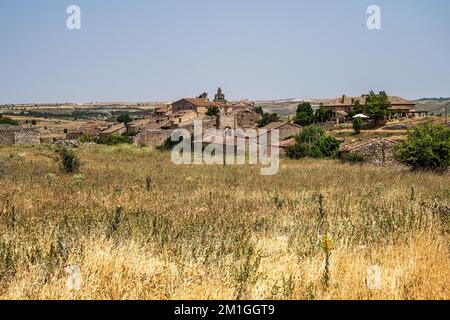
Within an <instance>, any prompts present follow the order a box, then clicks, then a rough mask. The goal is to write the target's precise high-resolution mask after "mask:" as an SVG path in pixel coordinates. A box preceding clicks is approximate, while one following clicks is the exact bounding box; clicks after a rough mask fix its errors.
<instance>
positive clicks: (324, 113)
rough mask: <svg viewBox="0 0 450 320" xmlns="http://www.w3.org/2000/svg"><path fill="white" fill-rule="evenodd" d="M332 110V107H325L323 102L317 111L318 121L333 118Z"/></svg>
mask: <svg viewBox="0 0 450 320" xmlns="http://www.w3.org/2000/svg"><path fill="white" fill-rule="evenodd" d="M332 114H333V113H332V112H331V110H330V109H328V108H325V107H324V106H323V104H321V105H320V108H319V109H318V110H317V111H316V112H315V114H314V116H315V119H316V121H318V122H325V121H330V120H331V118H332Z"/></svg>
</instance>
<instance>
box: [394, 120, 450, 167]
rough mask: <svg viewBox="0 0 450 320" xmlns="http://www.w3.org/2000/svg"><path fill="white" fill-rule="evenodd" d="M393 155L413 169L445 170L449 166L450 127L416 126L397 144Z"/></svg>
mask: <svg viewBox="0 0 450 320" xmlns="http://www.w3.org/2000/svg"><path fill="white" fill-rule="evenodd" d="M395 157H396V159H397V160H398V161H400V162H401V163H404V164H406V165H408V166H410V167H411V168H412V169H413V170H430V171H440V172H444V171H446V170H447V169H448V167H449V166H450V128H447V127H444V126H437V125H431V124H425V125H420V126H417V127H416V128H415V129H414V130H413V131H411V132H410V133H409V135H408V138H407V139H406V140H405V141H403V142H401V143H399V144H398V145H397V147H396V149H395Z"/></svg>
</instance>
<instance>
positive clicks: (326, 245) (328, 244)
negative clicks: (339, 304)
mask: <svg viewBox="0 0 450 320" xmlns="http://www.w3.org/2000/svg"><path fill="white" fill-rule="evenodd" d="M322 249H323V251H324V252H325V270H324V273H323V279H322V281H323V284H324V287H325V289H327V288H328V285H329V281H330V258H331V251H333V242H332V241H331V239H330V238H329V237H328V235H325V236H323V238H322Z"/></svg>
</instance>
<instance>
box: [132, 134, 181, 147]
mask: <svg viewBox="0 0 450 320" xmlns="http://www.w3.org/2000/svg"><path fill="white" fill-rule="evenodd" d="M172 132H173V130H147V131H144V132H141V133H139V134H138V135H137V136H135V137H134V138H133V143H134V144H135V145H139V146H144V147H150V148H155V147H157V146H159V145H161V144H163V143H164V141H165V140H166V139H167V138H170V137H171V136H172Z"/></svg>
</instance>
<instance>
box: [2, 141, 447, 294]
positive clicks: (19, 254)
mask: <svg viewBox="0 0 450 320" xmlns="http://www.w3.org/2000/svg"><path fill="white" fill-rule="evenodd" d="M45 152H46V151H45V148H44V147H43V146H40V147H0V299H449V298H450V272H449V271H450V267H449V266H450V256H449V249H450V241H449V240H450V238H449V232H450V217H449V216H450V203H449V200H450V177H449V175H448V174H447V175H443V176H440V175H434V174H431V173H410V172H408V171H405V170H404V169H398V168H378V167H373V166H370V165H349V164H342V163H340V162H339V161H331V160H320V161H319V160H302V161H288V160H282V162H281V168H280V172H279V174H278V175H277V176H273V177H264V176H261V175H260V174H259V168H258V167H253V166H226V167H225V166H175V165H173V164H171V162H170V154H168V153H158V152H150V151H148V150H146V149H143V148H137V147H132V146H115V147H109V146H88V147H83V148H82V149H80V150H77V154H78V155H79V157H80V158H81V161H82V166H81V170H80V173H78V174H74V175H66V174H63V173H61V171H60V170H59V168H58V166H57V165H56V164H55V163H53V162H52V160H50V159H49V158H47V157H45V156H43V155H42V154H43V153H45ZM147 177H151V180H152V181H151V190H148V188H147V183H146V179H147ZM327 261H328V263H327ZM66 266H79V267H80V270H81V287H80V290H78V291H76V290H69V288H68V287H67V285H66V282H67V274H66V273H65V271H64V269H65V267H66ZM370 266H379V268H380V270H381V278H380V280H381V283H380V286H379V287H377V288H372V289H369V288H368V287H367V285H366V277H367V271H368V268H369V267H370Z"/></svg>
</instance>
